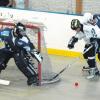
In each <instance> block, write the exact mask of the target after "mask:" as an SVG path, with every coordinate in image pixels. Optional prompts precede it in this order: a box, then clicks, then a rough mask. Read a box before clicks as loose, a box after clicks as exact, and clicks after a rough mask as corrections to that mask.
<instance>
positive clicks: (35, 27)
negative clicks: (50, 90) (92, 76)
mask: <svg viewBox="0 0 100 100" xmlns="http://www.w3.org/2000/svg"><path fill="white" fill-rule="evenodd" d="M17 22H18V21H7V20H6V21H2V20H1V21H0V29H3V28H5V27H9V28H12V27H14V25H15V23H17ZM21 23H23V24H24V25H25V26H26V34H27V36H28V37H29V38H30V40H31V42H32V43H33V44H34V45H35V47H36V48H37V49H38V50H39V51H40V52H41V54H42V56H43V61H42V63H41V64H40V63H38V62H37V61H36V60H35V59H33V60H32V61H33V63H34V66H35V70H36V71H37V73H38V79H39V84H40V85H42V84H46V83H47V84H48V83H54V82H57V81H59V80H60V78H59V77H56V78H54V77H55V76H56V73H54V72H53V70H52V64H51V60H50V58H49V55H48V53H47V48H46V44H45V39H44V34H43V32H44V26H43V24H41V23H32V22H31V23H30V22H25V21H21ZM52 78H54V79H53V80H52Z"/></svg>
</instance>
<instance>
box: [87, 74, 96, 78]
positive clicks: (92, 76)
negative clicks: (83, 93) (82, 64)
mask: <svg viewBox="0 0 100 100" xmlns="http://www.w3.org/2000/svg"><path fill="white" fill-rule="evenodd" d="M94 77H95V76H94V75H91V76H87V77H86V78H87V79H93V78H94Z"/></svg>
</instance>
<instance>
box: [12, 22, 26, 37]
mask: <svg viewBox="0 0 100 100" xmlns="http://www.w3.org/2000/svg"><path fill="white" fill-rule="evenodd" d="M25 31H26V27H25V25H24V24H22V23H20V22H18V23H17V24H15V29H14V32H15V33H16V34H17V35H18V36H23V35H26V33H25Z"/></svg>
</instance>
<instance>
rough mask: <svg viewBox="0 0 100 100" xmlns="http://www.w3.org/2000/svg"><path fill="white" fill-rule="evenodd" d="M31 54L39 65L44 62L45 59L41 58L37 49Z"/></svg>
mask: <svg viewBox="0 0 100 100" xmlns="http://www.w3.org/2000/svg"><path fill="white" fill-rule="evenodd" d="M30 53H31V55H32V57H34V58H35V59H36V60H37V61H38V62H39V63H41V62H42V60H43V57H42V56H41V54H40V52H38V51H37V50H36V49H33V50H32V51H31V52H30Z"/></svg>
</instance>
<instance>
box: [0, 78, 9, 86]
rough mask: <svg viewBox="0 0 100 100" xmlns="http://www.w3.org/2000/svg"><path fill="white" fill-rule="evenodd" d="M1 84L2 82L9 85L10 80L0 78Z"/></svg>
mask: <svg viewBox="0 0 100 100" xmlns="http://www.w3.org/2000/svg"><path fill="white" fill-rule="evenodd" d="M0 84H1V85H9V84H10V81H8V80H3V79H0Z"/></svg>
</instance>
